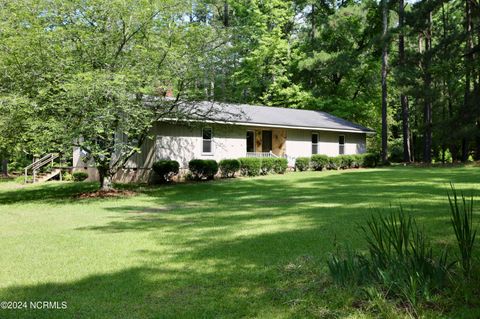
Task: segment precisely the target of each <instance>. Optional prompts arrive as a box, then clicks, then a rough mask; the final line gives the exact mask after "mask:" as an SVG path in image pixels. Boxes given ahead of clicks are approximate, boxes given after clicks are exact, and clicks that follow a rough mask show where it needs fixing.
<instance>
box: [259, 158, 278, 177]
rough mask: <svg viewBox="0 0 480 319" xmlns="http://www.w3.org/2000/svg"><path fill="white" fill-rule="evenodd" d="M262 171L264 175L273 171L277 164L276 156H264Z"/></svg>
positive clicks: (261, 161)
mask: <svg viewBox="0 0 480 319" xmlns="http://www.w3.org/2000/svg"><path fill="white" fill-rule="evenodd" d="M260 163H261V164H260V173H261V174H262V175H267V174H269V173H271V172H272V171H273V167H274V166H275V158H273V157H262V158H261V159H260Z"/></svg>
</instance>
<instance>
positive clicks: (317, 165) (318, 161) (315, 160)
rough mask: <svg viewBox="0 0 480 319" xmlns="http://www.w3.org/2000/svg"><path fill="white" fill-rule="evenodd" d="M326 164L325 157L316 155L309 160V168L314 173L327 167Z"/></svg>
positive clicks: (327, 161)
mask: <svg viewBox="0 0 480 319" xmlns="http://www.w3.org/2000/svg"><path fill="white" fill-rule="evenodd" d="M328 163H329V160H328V156H327V155H320V154H316V155H312V157H311V158H310V166H311V167H312V169H313V170H315V171H321V170H323V169H324V168H326V167H327V165H328Z"/></svg>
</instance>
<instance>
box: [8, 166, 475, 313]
mask: <svg viewBox="0 0 480 319" xmlns="http://www.w3.org/2000/svg"><path fill="white" fill-rule="evenodd" d="M450 181H451V182H454V183H455V184H456V187H457V188H458V189H459V190H463V191H466V192H467V193H470V192H472V191H473V192H474V194H476V196H477V197H476V198H475V200H476V208H477V210H476V211H477V212H478V208H479V207H480V202H479V201H480V197H478V195H480V168H478V167H461V168H403V167H398V168H385V169H374V170H350V171H330V172H303V173H288V174H286V175H284V176H281V175H276V176H267V177H258V178H242V179H235V180H224V181H215V182H205V183H198V184H182V185H171V186H160V187H155V188H153V187H152V188H141V189H139V191H140V193H139V195H137V196H134V197H128V198H118V199H84V200H75V199H74V198H73V197H72V195H74V194H76V193H79V192H85V191H88V190H92V189H94V188H95V187H96V185H94V184H89V183H77V184H74V183H48V184H44V185H39V186H29V187H18V186H16V184H14V183H13V182H2V183H0V217H1V223H0V238H1V240H0V256H1V258H0V301H1V300H11V301H45V300H46V301H66V302H67V304H68V309H66V310H35V311H32V310H29V311H19V310H15V311H14V310H1V309H0V318H8V317H22V316H24V317H36V318H59V317H65V318H72V317H75V318H83V317H85V318H87V317H88V318H93V317H96V318H122V317H123V318H125V317H129V318H194V317H195V318H199V317H201V318H202V317H203V318H213V317H222V318H224V317H226V318H239V317H258V318H303V317H324V318H336V317H341V318H370V317H376V316H381V315H383V316H387V315H386V314H388V313H390V315H391V316H398V317H402V316H403V315H402V311H395V309H394V308H393V306H392V305H388V304H387V305H375V304H370V305H363V306H362V304H360V303H359V302H358V300H356V298H357V297H354V296H352V294H351V293H350V292H349V291H348V290H345V289H338V288H336V287H334V286H333V285H332V283H331V282H330V279H329V276H328V272H327V267H326V263H325V259H326V256H327V254H328V252H331V251H333V250H334V247H335V245H336V244H343V245H345V244H348V245H350V246H351V247H353V248H363V247H365V242H364V240H363V235H362V234H361V233H360V232H359V231H358V228H359V227H358V224H362V223H363V221H364V220H365V218H366V217H368V216H369V215H370V214H371V213H372V212H373V211H374V208H385V209H386V210H385V211H388V207H389V206H390V205H391V206H393V207H398V206H399V205H400V204H401V205H402V206H403V207H404V208H405V209H406V210H407V211H410V212H412V213H414V215H415V216H416V218H417V221H418V222H419V224H421V225H422V226H424V227H425V229H426V232H427V233H428V234H429V235H430V237H431V238H432V239H433V244H434V245H436V246H437V247H440V246H443V245H445V244H447V245H450V246H451V247H452V248H454V246H453V245H454V243H455V242H454V235H453V233H452V231H451V227H450V224H449V211H448V202H447V198H446V191H447V189H449V185H448V183H449V182H450ZM476 218H477V221H478V219H479V218H480V216H479V215H478V213H477V214H476ZM477 226H478V223H477ZM477 244H480V238H477ZM478 247H479V245H477V248H478ZM476 255H477V257H479V255H480V254H479V250H478V249H477V251H476ZM479 299H480V298H479ZM382 307H383V308H382ZM389 311H390V312H389ZM422 314H423V315H424V316H426V317H432V318H435V317H439V316H441V315H442V316H444V317H464V318H479V317H480V300H478V299H475V300H471V301H469V302H468V303H465V302H463V301H462V300H455V298H447V297H445V298H444V299H442V300H441V301H439V305H437V306H435V307H432V308H431V309H427V310H424V312H423V313H422ZM390 315H388V316H390Z"/></svg>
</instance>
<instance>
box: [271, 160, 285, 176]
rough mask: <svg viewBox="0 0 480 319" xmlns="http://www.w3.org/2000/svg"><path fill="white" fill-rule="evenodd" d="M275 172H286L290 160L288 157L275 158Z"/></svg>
mask: <svg viewBox="0 0 480 319" xmlns="http://www.w3.org/2000/svg"><path fill="white" fill-rule="evenodd" d="M273 160H274V161H273V172H274V173H276V174H284V173H285V172H286V171H287V168H288V161H287V159H286V158H274V159H273Z"/></svg>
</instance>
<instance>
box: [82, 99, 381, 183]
mask: <svg viewBox="0 0 480 319" xmlns="http://www.w3.org/2000/svg"><path fill="white" fill-rule="evenodd" d="M199 110H200V111H199ZM182 114H184V115H185V116H182V117H181V118H179V117H177V118H165V119H163V120H162V121H161V122H158V123H155V125H154V126H153V127H152V130H151V132H150V133H151V134H150V135H151V136H152V137H153V138H152V139H149V140H147V141H146V142H145V143H144V144H143V145H142V148H141V152H140V153H138V154H135V155H134V156H133V157H132V158H131V159H130V160H129V161H128V162H127V163H126V165H125V169H124V170H122V171H121V172H119V173H118V174H117V176H115V179H116V180H121V181H125V182H127V181H145V180H148V178H150V176H151V167H152V164H153V163H154V162H155V161H157V160H159V159H171V160H176V161H178V162H179V163H180V167H181V168H184V169H186V168H187V167H188V162H189V161H190V160H192V159H214V160H216V161H219V160H222V159H226V158H240V157H285V158H287V159H288V162H289V166H294V163H295V159H296V158H297V157H303V156H311V155H313V154H325V155H328V156H336V155H339V154H360V153H364V152H365V151H366V136H367V135H368V134H374V132H373V131H372V130H371V129H368V128H366V127H363V126H361V125H358V124H355V123H351V122H349V121H346V120H344V119H341V118H339V117H336V116H333V115H330V114H328V113H325V112H320V111H313V110H300V109H290V108H279V107H269V106H253V105H242V104H226V103H216V102H199V103H196V104H194V106H193V107H191V108H190V109H189V111H186V112H182ZM73 164H74V167H76V168H83V167H85V166H86V165H85V164H84V163H83V162H82V156H81V151H80V150H79V149H78V148H77V149H75V150H74V156H73ZM88 170H89V175H90V177H91V178H92V179H94V178H96V172H95V169H93V168H89V169H88Z"/></svg>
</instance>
